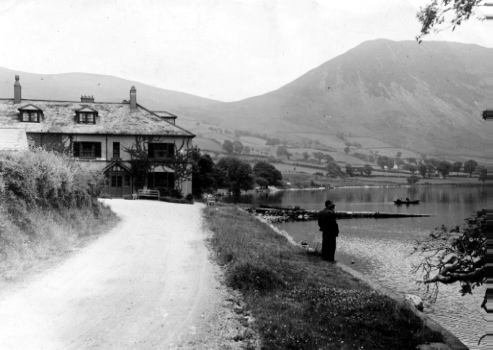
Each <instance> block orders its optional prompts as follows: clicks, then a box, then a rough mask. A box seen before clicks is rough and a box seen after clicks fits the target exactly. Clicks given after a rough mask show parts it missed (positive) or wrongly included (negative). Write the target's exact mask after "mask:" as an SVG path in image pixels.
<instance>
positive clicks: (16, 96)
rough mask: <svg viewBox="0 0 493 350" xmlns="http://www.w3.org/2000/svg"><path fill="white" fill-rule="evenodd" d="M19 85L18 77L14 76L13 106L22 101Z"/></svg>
mask: <svg viewBox="0 0 493 350" xmlns="http://www.w3.org/2000/svg"><path fill="white" fill-rule="evenodd" d="M21 90H22V88H21V84H20V83H19V76H18V75H16V76H15V83H14V104H19V103H21V101H22V94H21Z"/></svg>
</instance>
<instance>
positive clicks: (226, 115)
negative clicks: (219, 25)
mask: <svg viewBox="0 0 493 350" xmlns="http://www.w3.org/2000/svg"><path fill="white" fill-rule="evenodd" d="M492 54H493V49H489V48H484V47H481V46H477V45H470V44H459V43H450V42H423V43H421V44H418V43H417V42H415V41H399V42H395V41H390V40H383V39H379V40H373V41H367V42H364V43H362V44H360V45H358V46H357V47H355V48H353V49H351V50H349V51H348V52H346V53H344V54H342V55H340V56H338V57H336V58H334V59H331V60H329V61H328V62H326V63H324V64H322V65H320V66H319V67H316V68H314V69H312V70H311V71H309V72H307V73H306V74H304V75H303V76H301V77H300V78H298V79H296V80H295V81H293V82H291V83H289V84H287V85H285V86H283V87H281V88H279V89H278V90H275V91H272V92H269V93H267V94H264V95H261V96H256V97H251V98H247V99H244V100H241V101H237V102H229V103H225V102H219V101H214V100H209V99H205V98H201V97H197V96H194V95H190V94H186V93H181V92H175V91H169V90H164V89H159V88H156V87H152V86H149V85H145V84H140V83H138V82H132V81H129V80H124V79H120V78H116V77H112V76H103V75H96V74H85V73H68V74H51V75H48V74H32V73H25V72H17V71H12V70H8V69H4V68H0V97H4V98H5V97H7V98H9V97H12V96H13V84H14V75H15V74H18V75H20V77H21V79H20V82H21V85H22V86H23V97H26V98H35V99H58V100H78V99H79V98H80V95H87V94H89V95H94V97H95V99H96V101H121V100H123V99H128V95H129V90H130V87H131V86H132V85H135V86H136V87H137V100H138V102H139V103H140V104H142V105H143V106H145V107H147V108H149V109H152V110H167V111H169V112H171V113H175V114H177V115H178V116H179V117H180V119H178V123H179V124H180V125H183V122H184V121H185V120H186V121H187V122H186V125H183V126H185V127H186V128H188V129H190V130H191V131H193V132H195V133H198V132H200V133H202V131H204V134H205V131H207V130H208V128H207V125H214V126H218V125H220V126H221V128H223V129H229V130H230V131H232V130H248V131H251V132H254V133H258V134H264V135H269V136H271V137H274V136H275V137H278V138H281V139H284V140H287V141H289V142H298V143H300V142H304V141H309V140H311V141H315V140H316V141H319V142H320V143H322V144H327V145H329V144H330V145H334V144H337V145H339V144H340V145H341V146H342V147H341V150H342V148H343V147H344V146H343V141H341V139H340V135H341V133H343V134H344V135H345V136H349V135H350V136H351V139H349V140H350V141H358V143H360V144H361V145H362V146H363V147H364V148H374V149H375V148H376V147H372V145H371V144H373V146H374V145H375V144H377V143H378V142H377V141H381V142H380V144H384V145H388V146H393V147H397V148H402V149H404V150H406V149H407V150H409V151H412V152H417V153H425V154H428V155H433V156H463V157H483V158H489V157H488V156H487V155H486V150H485V149H486V148H485V145H486V132H485V122H484V121H483V120H482V119H481V117H480V113H481V111H482V110H483V109H485V105H486V100H485V99H486V97H485V96H486V95H485V82H484V77H485V76H486V74H487V73H488V72H490V71H491V70H492V68H491V66H489V67H490V68H488V65H491V63H490V62H493V60H492V59H488V58H491V56H492ZM199 125H200V126H199ZM338 135H339V136H338ZM394 154H395V152H394ZM452 158H453V157H452Z"/></svg>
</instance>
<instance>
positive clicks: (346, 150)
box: [344, 146, 349, 154]
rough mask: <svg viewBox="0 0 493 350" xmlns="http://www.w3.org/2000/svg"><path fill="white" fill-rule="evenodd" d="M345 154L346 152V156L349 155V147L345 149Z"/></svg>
mask: <svg viewBox="0 0 493 350" xmlns="http://www.w3.org/2000/svg"><path fill="white" fill-rule="evenodd" d="M344 152H346V154H349V146H347V147H345V148H344Z"/></svg>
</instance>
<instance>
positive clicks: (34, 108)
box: [18, 104, 39, 111]
mask: <svg viewBox="0 0 493 350" xmlns="http://www.w3.org/2000/svg"><path fill="white" fill-rule="evenodd" d="M18 109H19V110H21V111H39V108H38V107H36V106H33V105H32V104H28V105H24V106H22V107H19V108H18Z"/></svg>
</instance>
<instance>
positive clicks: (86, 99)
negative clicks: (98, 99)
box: [80, 95, 94, 103]
mask: <svg viewBox="0 0 493 350" xmlns="http://www.w3.org/2000/svg"><path fill="white" fill-rule="evenodd" d="M80 102H84V103H94V96H89V95H87V96H84V95H82V96H81V97H80Z"/></svg>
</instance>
